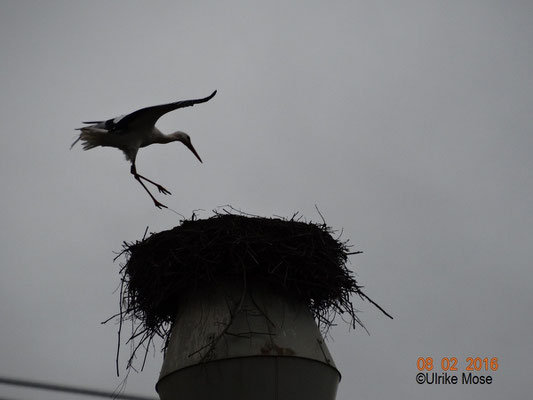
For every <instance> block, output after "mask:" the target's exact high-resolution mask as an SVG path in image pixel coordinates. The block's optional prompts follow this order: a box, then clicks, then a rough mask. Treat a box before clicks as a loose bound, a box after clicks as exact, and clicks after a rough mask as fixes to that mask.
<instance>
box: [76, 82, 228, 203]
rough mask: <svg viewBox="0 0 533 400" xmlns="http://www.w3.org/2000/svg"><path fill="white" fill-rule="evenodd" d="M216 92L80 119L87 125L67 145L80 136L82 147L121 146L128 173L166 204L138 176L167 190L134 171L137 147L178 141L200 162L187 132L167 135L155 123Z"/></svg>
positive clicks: (167, 192)
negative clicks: (107, 116)
mask: <svg viewBox="0 0 533 400" xmlns="http://www.w3.org/2000/svg"><path fill="white" fill-rule="evenodd" d="M216 92H217V91H216V90H215V91H214V92H213V93H212V94H211V95H210V96H208V97H205V98H203V99H196V100H184V101H178V102H175V103H168V104H161V105H158V106H152V107H146V108H142V109H140V110H137V111H135V112H133V113H131V114H127V115H122V116H120V117H116V118H112V119H108V120H106V121H91V122H84V123H85V124H90V125H88V126H84V127H83V128H78V129H79V130H80V131H81V133H80V135H79V137H78V138H77V139H76V141H75V142H74V143H72V146H71V148H72V147H73V146H74V145H75V144H76V143H77V142H78V141H80V140H81V141H82V146H83V149H84V150H89V149H92V148H94V147H98V146H103V147H116V148H118V149H120V150H122V151H123V153H124V155H125V156H126V159H127V160H129V161H130V162H131V173H132V174H133V176H134V177H135V179H137V181H138V182H139V183H140V184H141V185H142V186H143V188H144V189H145V190H146V192H147V193H148V194H149V195H150V197H151V198H152V200H153V201H154V204H155V205H156V207H158V208H166V206H165V205H163V204H161V203H160V202H159V201H157V200H156V199H155V198H154V196H153V195H152V193H150V191H149V190H148V188H147V187H146V186H145V185H144V183H143V182H142V180H145V181H147V182H150V183H151V184H153V185H155V186H156V187H157V189H158V190H159V191H160V192H161V193H163V194H170V192H169V191H168V190H167V189H165V188H164V187H163V186H161V185H159V184H158V183H155V182H153V181H151V180H150V179H147V178H145V177H144V176H142V175H140V174H138V173H137V169H136V166H135V159H136V157H137V152H138V151H139V149H140V148H141V147H146V146H149V145H151V144H154V143H162V144H164V143H170V142H175V141H179V142H181V143H183V144H184V145H185V146H187V148H188V149H189V150H191V152H192V153H193V154H194V155H195V156H196V157H197V158H198V160H200V162H202V159H201V158H200V156H199V155H198V153H197V152H196V150H195V148H194V147H193V145H192V143H191V138H190V137H189V135H187V134H186V133H185V132H181V131H176V132H174V133H171V134H169V135H165V134H163V133H162V132H161V131H160V130H159V129H157V128H156V126H155V123H156V122H157V120H158V119H159V118H160V117H161V116H163V115H164V114H166V113H168V112H170V111H173V110H176V109H178V108H183V107H190V106H193V105H194V104H198V103H204V102H206V101H209V100H210V99H211V98H212V97H213V96H214V95H215V94H216ZM141 179H142V180H141Z"/></svg>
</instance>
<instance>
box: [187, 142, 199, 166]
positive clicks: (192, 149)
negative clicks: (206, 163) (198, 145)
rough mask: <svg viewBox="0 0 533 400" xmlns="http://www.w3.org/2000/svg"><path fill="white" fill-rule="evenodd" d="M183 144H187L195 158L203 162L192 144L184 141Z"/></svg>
mask: <svg viewBox="0 0 533 400" xmlns="http://www.w3.org/2000/svg"><path fill="white" fill-rule="evenodd" d="M185 146H187V147H188V149H189V150H190V151H192V153H193V154H194V155H195V156H196V158H197V159H198V160H200V162H201V163H202V164H203V161H202V159H201V158H200V156H199V155H198V153H197V152H196V149H195V148H194V146H193V145H192V144H191V143H186V144H185Z"/></svg>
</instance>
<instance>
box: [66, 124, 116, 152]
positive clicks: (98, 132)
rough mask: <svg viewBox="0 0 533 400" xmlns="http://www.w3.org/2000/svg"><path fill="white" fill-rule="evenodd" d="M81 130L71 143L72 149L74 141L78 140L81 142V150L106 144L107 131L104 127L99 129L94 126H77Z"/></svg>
mask: <svg viewBox="0 0 533 400" xmlns="http://www.w3.org/2000/svg"><path fill="white" fill-rule="evenodd" d="M77 130H78V131H81V133H80V136H78V138H77V139H76V140H75V141H74V143H72V144H71V146H70V148H71V149H72V148H73V147H74V145H75V144H76V143H78V142H79V141H80V140H81V142H82V147H83V150H89V149H92V148H95V147H98V146H105V145H106V137H107V136H106V135H107V133H108V131H107V130H106V129H99V128H94V127H84V128H77Z"/></svg>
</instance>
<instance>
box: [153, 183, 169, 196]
mask: <svg viewBox="0 0 533 400" xmlns="http://www.w3.org/2000/svg"><path fill="white" fill-rule="evenodd" d="M155 187H156V188H157V190H159V193H163V194H172V193H170V192H169V191H168V190H167V189H165V188H164V187H163V186H161V185H159V184H156V185H155Z"/></svg>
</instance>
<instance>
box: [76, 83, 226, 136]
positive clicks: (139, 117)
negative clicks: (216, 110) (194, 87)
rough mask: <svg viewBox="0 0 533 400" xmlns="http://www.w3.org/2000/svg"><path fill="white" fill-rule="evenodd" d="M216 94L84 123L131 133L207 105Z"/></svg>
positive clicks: (115, 131) (111, 130)
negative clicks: (181, 110) (172, 114)
mask: <svg viewBox="0 0 533 400" xmlns="http://www.w3.org/2000/svg"><path fill="white" fill-rule="evenodd" d="M215 94H217V91H216V90H215V91H214V92H213V93H211V95H209V96H207V97H204V98H203V99H194V100H182V101H176V102H174V103H167V104H160V105H157V106H151V107H145V108H141V109H140V110H137V111H134V112H132V113H131V114H128V115H123V116H120V117H117V118H112V119H108V120H107V121H87V122H84V124H101V125H102V128H105V129H107V131H108V132H113V133H119V134H120V133H121V132H129V131H130V130H131V128H132V127H146V126H153V125H155V123H156V122H157V120H158V119H159V118H161V117H162V116H163V115H165V114H166V113H168V112H170V111H173V110H177V109H178V108H183V107H190V106H193V105H195V104H199V103H205V102H206V101H209V100H211V99H212V98H213V97H214V96H215Z"/></svg>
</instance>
